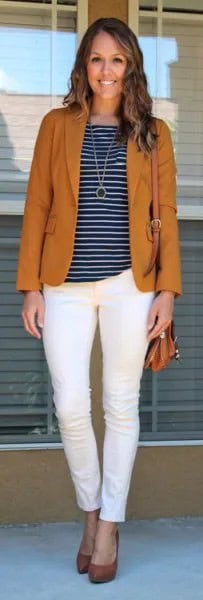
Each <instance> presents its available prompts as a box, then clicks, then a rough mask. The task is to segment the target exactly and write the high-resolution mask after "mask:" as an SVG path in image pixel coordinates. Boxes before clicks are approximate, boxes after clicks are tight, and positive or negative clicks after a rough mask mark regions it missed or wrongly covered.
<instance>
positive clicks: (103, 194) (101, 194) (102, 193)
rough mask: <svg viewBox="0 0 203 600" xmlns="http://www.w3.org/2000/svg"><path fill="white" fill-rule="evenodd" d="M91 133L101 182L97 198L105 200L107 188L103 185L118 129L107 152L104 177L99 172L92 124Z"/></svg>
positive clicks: (97, 167)
mask: <svg viewBox="0 0 203 600" xmlns="http://www.w3.org/2000/svg"><path fill="white" fill-rule="evenodd" d="M90 131H91V137H92V146H93V151H94V159H95V164H96V170H97V177H98V182H99V186H98V188H97V189H96V196H97V198H102V199H103V198H105V197H106V188H105V187H104V185H103V183H104V177H105V174H106V167H107V161H108V158H109V154H110V150H111V148H112V146H113V143H114V140H115V137H116V133H117V129H116V131H115V133H114V136H113V139H112V140H111V143H110V145H109V148H108V151H107V155H106V158H105V162H104V170H103V173H102V176H101V177H100V172H99V166H98V161H97V154H96V148H95V143H94V135H93V128H92V124H91V123H90Z"/></svg>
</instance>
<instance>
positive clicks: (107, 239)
mask: <svg viewBox="0 0 203 600" xmlns="http://www.w3.org/2000/svg"><path fill="white" fill-rule="evenodd" d="M115 131H116V127H115V126H104V125H102V126H100V125H93V135H94V142H95V148H96V155H97V162H98V169H99V175H100V178H101V179H102V176H103V169H104V164H105V158H106V155H107V151H108V149H109V145H110V143H111V141H112V138H113V136H114V134H115ZM126 156H127V144H122V146H119V145H118V144H117V143H116V140H114V142H113V145H112V148H111V151H110V155H109V159H108V162H107V165H106V171H105V177H104V183H103V185H104V187H105V189H106V197H105V198H103V199H98V198H97V197H96V189H97V188H98V187H99V180H98V176H97V170H96V164H95V157H94V151H93V146H92V138H91V132H90V125H89V123H87V125H86V129H85V135H84V140H83V146H82V152H81V161H80V186H79V198H78V214H77V224H76V231H75V240H74V252H73V256H72V261H71V265H70V268H69V271H68V273H67V276H66V278H65V281H75V282H77V281H78V282H81V281H97V280H99V279H104V278H106V277H110V276H112V275H117V274H119V273H121V272H122V271H123V270H125V269H127V268H129V267H130V266H131V257H130V248H129V215H128V192H127V173H126Z"/></svg>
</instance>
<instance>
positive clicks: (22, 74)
mask: <svg viewBox="0 0 203 600" xmlns="http://www.w3.org/2000/svg"><path fill="white" fill-rule="evenodd" d="M12 4H13V6H11V2H7V1H6V0H5V1H2V2H1V13H0V55H1V70H0V102H1V129H0V148H1V155H0V212H1V214H2V213H5V214H7V213H11V214H12V213H15V212H21V213H22V212H23V206H24V199H25V193H26V185H27V180H28V174H29V169H30V163H31V159H32V153H33V146H34V142H35V139H36V135H37V131H38V128H39V124H40V121H41V119H42V117H43V115H44V114H45V113H47V112H48V111H49V110H50V109H51V108H52V107H57V106H61V105H62V104H61V102H62V98H63V96H64V95H65V94H66V93H67V89H68V80H69V76H70V72H71V69H72V65H73V61H74V57H75V53H76V45H77V37H78V34H77V21H78V11H77V5H76V2H73V1H72V0H71V1H69V0H58V1H56V0H52V1H51V0H50V1H49V2H43V1H41V0H40V1H39V0H38V2H33V1H32V0H31V1H28V2H18V1H15V0H13V2H12ZM79 4H80V3H79ZM85 4H86V0H85V2H84V3H83V6H85ZM79 8H80V7H79V5H78V10H79ZM80 12H81V11H80Z"/></svg>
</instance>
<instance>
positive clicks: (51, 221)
mask: <svg viewBox="0 0 203 600" xmlns="http://www.w3.org/2000/svg"><path fill="white" fill-rule="evenodd" d="M55 227H56V217H55V215H50V216H49V218H48V221H47V224H46V227H45V233H53V232H54V229H55Z"/></svg>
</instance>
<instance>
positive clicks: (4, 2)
mask: <svg viewBox="0 0 203 600" xmlns="http://www.w3.org/2000/svg"><path fill="white" fill-rule="evenodd" d="M53 1H54V0H52V2H51V3H50V4H44V3H43V2H18V0H15V3H14V2H13V1H12V0H0V8H12V9H14V8H15V9H17V8H26V10H29V9H30V10H33V8H37V10H38V11H40V10H49V11H51V10H52V6H53V4H52V3H53ZM83 1H84V2H85V1H86V0H83ZM80 2H81V0H78V3H80ZM57 9H58V10H59V11H68V12H76V11H77V6H71V5H67V4H57Z"/></svg>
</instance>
